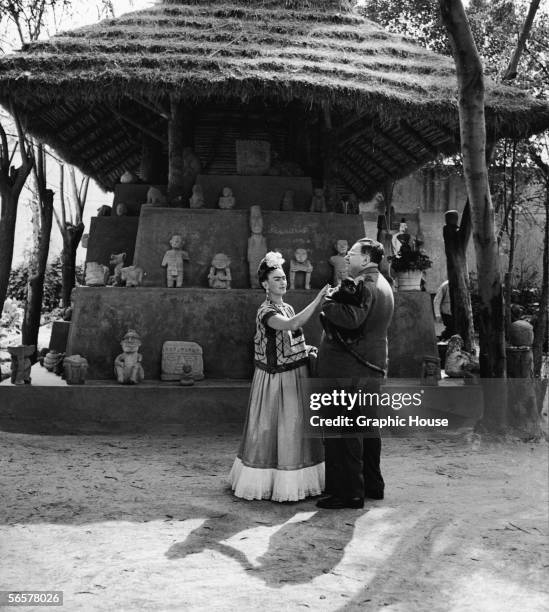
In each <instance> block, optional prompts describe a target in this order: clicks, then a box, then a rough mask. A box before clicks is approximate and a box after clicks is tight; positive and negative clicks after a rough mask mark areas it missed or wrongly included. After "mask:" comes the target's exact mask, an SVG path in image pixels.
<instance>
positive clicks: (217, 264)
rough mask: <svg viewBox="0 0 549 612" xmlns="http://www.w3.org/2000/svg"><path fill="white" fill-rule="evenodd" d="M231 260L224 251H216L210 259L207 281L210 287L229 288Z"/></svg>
mask: <svg viewBox="0 0 549 612" xmlns="http://www.w3.org/2000/svg"><path fill="white" fill-rule="evenodd" d="M230 265H231V260H230V259H229V258H228V257H227V255H225V253H217V254H216V255H214V258H213V259H212V265H211V267H210V273H209V274H208V282H209V284H210V287H211V288H212V289H230V288H231V269H230V267H229V266H230Z"/></svg>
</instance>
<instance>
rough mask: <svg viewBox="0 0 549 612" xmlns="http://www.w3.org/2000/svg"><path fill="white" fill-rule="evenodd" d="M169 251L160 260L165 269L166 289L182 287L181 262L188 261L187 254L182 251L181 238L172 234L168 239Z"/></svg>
mask: <svg viewBox="0 0 549 612" xmlns="http://www.w3.org/2000/svg"><path fill="white" fill-rule="evenodd" d="M170 246H171V247H172V248H171V249H169V250H167V251H166V253H165V254H164V259H162V264H161V265H162V267H165V268H166V287H183V262H184V261H189V254H188V253H187V251H184V250H183V249H182V247H183V238H182V236H181V235H180V234H174V235H173V236H172V237H171V238H170Z"/></svg>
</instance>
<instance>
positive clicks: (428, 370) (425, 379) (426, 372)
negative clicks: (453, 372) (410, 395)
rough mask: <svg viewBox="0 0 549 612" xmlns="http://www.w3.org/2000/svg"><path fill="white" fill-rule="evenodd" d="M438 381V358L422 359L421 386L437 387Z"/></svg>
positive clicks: (427, 357)
mask: <svg viewBox="0 0 549 612" xmlns="http://www.w3.org/2000/svg"><path fill="white" fill-rule="evenodd" d="M439 380H440V359H439V358H438V357H429V356H426V357H424V358H423V364H422V368H421V383H422V384H423V385H431V386H437V385H438V381H439Z"/></svg>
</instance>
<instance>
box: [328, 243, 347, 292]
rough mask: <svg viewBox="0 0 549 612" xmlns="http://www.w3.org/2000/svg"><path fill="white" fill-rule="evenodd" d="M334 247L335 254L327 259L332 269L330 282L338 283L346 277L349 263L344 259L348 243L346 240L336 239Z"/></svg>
mask: <svg viewBox="0 0 549 612" xmlns="http://www.w3.org/2000/svg"><path fill="white" fill-rule="evenodd" d="M335 249H336V251H337V255H332V256H331V257H330V259H329V260H328V261H329V263H330V265H331V266H332V267H333V269H334V276H333V278H332V284H333V285H339V283H341V281H342V280H343V279H344V278H347V273H348V270H349V264H348V263H347V260H346V259H345V256H346V255H347V251H348V250H349V243H348V242H347V241H346V240H338V241H337V242H336V243H335Z"/></svg>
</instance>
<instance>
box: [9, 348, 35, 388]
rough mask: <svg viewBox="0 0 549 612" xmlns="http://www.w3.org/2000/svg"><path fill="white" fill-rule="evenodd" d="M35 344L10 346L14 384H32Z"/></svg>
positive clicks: (12, 380)
mask: <svg viewBox="0 0 549 612" xmlns="http://www.w3.org/2000/svg"><path fill="white" fill-rule="evenodd" d="M34 349H35V346H34V344H26V345H20V346H8V353H9V354H10V355H11V382H12V384H14V385H30V383H31V375H30V374H31V360H30V357H31V355H32V354H33V353H34Z"/></svg>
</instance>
